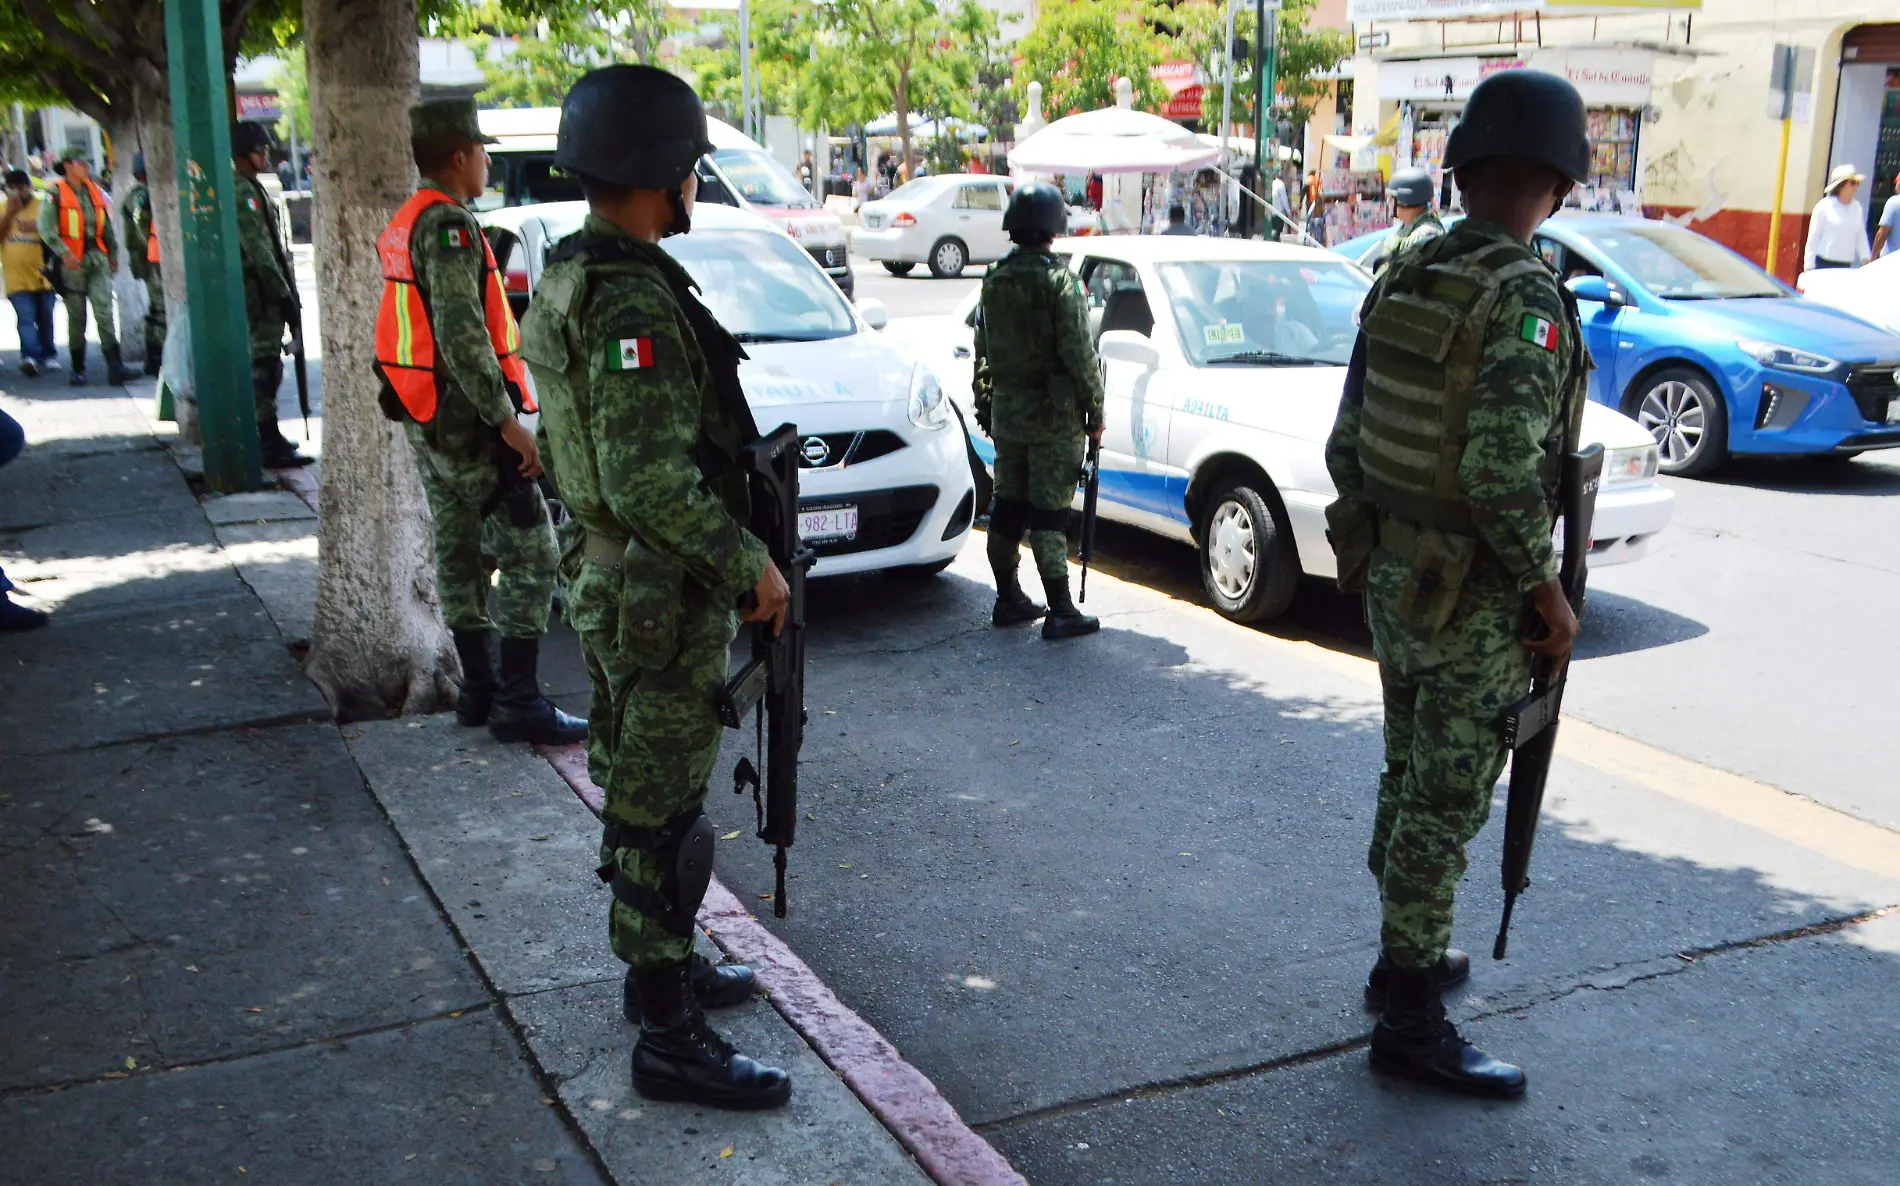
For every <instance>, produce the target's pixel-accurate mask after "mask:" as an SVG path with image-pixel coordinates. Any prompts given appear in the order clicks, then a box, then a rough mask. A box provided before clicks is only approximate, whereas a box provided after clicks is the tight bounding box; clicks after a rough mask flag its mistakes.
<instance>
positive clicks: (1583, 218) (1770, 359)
mask: <svg viewBox="0 0 1900 1186" xmlns="http://www.w3.org/2000/svg"><path fill="white" fill-rule="evenodd" d="M1389 236H1390V232H1389V231H1380V232H1377V233H1375V234H1371V235H1364V236H1361V237H1360V238H1357V239H1353V240H1350V241H1348V242H1346V243H1342V244H1340V245H1339V246H1338V247H1337V248H1335V250H1336V251H1338V252H1339V253H1340V254H1342V255H1346V256H1348V257H1349V258H1352V259H1355V260H1357V261H1358V262H1360V263H1361V264H1363V265H1365V266H1368V267H1371V266H1373V265H1375V264H1377V263H1378V262H1379V261H1380V259H1381V257H1382V256H1383V253H1384V249H1385V241H1386V240H1387V239H1388V238H1389ZM1534 246H1535V247H1536V249H1537V251H1538V253H1539V254H1540V255H1542V256H1543V257H1544V259H1545V260H1546V261H1548V262H1549V263H1550V265H1551V266H1552V267H1553V268H1555V269H1557V274H1558V275H1560V276H1562V277H1563V278H1564V282H1565V284H1566V285H1567V286H1568V287H1569V288H1570V291H1571V292H1572V293H1573V294H1575V296H1576V297H1577V306H1578V312H1579V313H1580V314H1581V315H1582V318H1583V332H1584V340H1585V341H1586V342H1587V343H1588V345H1589V347H1590V353H1591V355H1592V357H1594V358H1595V360H1596V365H1597V369H1596V370H1594V371H1592V372H1591V374H1590V398H1591V399H1593V400H1596V401H1597V402H1598V403H1602V404H1608V405H1609V406H1610V407H1612V408H1615V409H1617V410H1618V411H1620V412H1622V413H1624V414H1625V415H1627V416H1631V417H1634V418H1635V419H1636V420H1637V421H1638V422H1639V423H1641V424H1642V426H1643V427H1644V428H1646V429H1648V430H1649V432H1650V435H1652V436H1654V437H1655V438H1656V445H1657V449H1658V451H1659V453H1660V454H1661V457H1660V462H1661V467H1662V471H1663V472H1664V473H1667V474H1679V475H1692V474H1701V473H1707V472H1708V471H1710V470H1712V469H1714V468H1715V467H1716V466H1718V465H1720V464H1722V462H1723V461H1725V460H1726V459H1727V458H1728V457H1729V456H1731V455H1732V454H1737V453H1755V454H1764V453H1781V454H1789V453H1803V454H1821V455H1827V456H1833V457H1852V456H1854V455H1855V454H1858V453H1861V452H1864V451H1866V450H1868V449H1891V448H1896V447H1900V336H1896V335H1895V334H1892V333H1890V332H1888V331H1886V330H1883V329H1880V328H1877V327H1876V326H1873V325H1870V324H1868V323H1867V322H1864V321H1862V320H1860V319H1859V318H1857V317H1854V316H1852V315H1850V314H1847V313H1843V312H1841V311H1840V310H1838V309H1832V308H1829V307H1827V306H1825V305H1820V304H1816V303H1815V302H1813V301H1809V300H1806V299H1804V298H1803V297H1802V296H1801V295H1800V294H1799V293H1797V292H1795V290H1794V289H1792V288H1789V287H1788V286H1787V285H1785V284H1783V283H1781V282H1780V281H1779V280H1776V279H1775V278H1774V277H1773V276H1770V275H1769V274H1768V273H1766V272H1764V271H1762V270H1761V269H1760V268H1758V267H1756V266H1755V265H1754V264H1752V263H1750V262H1748V261H1747V260H1746V259H1743V258H1742V257H1741V256H1739V255H1737V254H1735V253H1734V252H1733V251H1730V250H1729V249H1728V248H1726V247H1724V246H1722V245H1721V244H1719V243H1717V242H1715V241H1714V240H1712V239H1709V238H1707V237H1705V236H1703V235H1698V234H1696V233H1695V232H1694V231H1691V230H1688V229H1687V228H1685V227H1679V226H1676V225H1674V224H1672V223H1667V222H1657V221H1653V220H1650V219H1642V218H1626V217H1621V216H1617V215H1604V214H1559V215H1558V216H1557V217H1555V218H1552V219H1549V220H1548V221H1546V222H1545V223H1544V224H1543V226H1541V227H1539V228H1538V230H1537V236H1536V240H1535V243H1534Z"/></svg>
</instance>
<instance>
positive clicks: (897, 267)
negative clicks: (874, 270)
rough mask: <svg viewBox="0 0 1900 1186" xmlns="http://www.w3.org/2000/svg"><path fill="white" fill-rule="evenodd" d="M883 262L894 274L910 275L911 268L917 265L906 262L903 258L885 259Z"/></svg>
mask: <svg viewBox="0 0 1900 1186" xmlns="http://www.w3.org/2000/svg"><path fill="white" fill-rule="evenodd" d="M883 264H884V270H885V271H887V272H889V273H890V274H891V275H893V276H908V275H910V270H911V269H912V268H914V267H916V266H917V265H916V264H912V263H905V262H903V261H902V260H895V259H887V260H884V261H883Z"/></svg>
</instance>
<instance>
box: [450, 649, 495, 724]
mask: <svg viewBox="0 0 1900 1186" xmlns="http://www.w3.org/2000/svg"><path fill="white" fill-rule="evenodd" d="M454 637H455V653H456V655H457V657H459V658H460V659H461V660H462V690H461V691H460V692H458V693H456V696H455V720H456V722H457V723H458V724H463V725H467V726H469V727H470V728H473V727H474V726H476V725H486V724H487V723H488V710H489V709H490V708H491V707H493V705H494V703H495V661H494V659H493V658H491V657H490V656H489V651H488V631H486V630H457V631H454Z"/></svg>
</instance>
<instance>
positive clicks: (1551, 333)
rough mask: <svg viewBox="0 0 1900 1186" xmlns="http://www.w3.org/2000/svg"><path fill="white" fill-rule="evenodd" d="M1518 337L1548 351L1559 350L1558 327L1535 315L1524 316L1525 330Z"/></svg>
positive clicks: (1520, 331) (1527, 314) (1519, 332)
mask: <svg viewBox="0 0 1900 1186" xmlns="http://www.w3.org/2000/svg"><path fill="white" fill-rule="evenodd" d="M1518 336H1519V337H1521V338H1523V339H1524V340H1525V341H1526V342H1530V343H1532V344H1533V345H1537V346H1542V347H1543V348H1544V349H1546V350H1555V349H1557V327H1556V325H1554V324H1553V323H1551V322H1549V321H1546V320H1545V319H1543V318H1542V317H1539V316H1538V315H1537V314H1535V313H1526V314H1524V328H1523V329H1521V330H1519V331H1518Z"/></svg>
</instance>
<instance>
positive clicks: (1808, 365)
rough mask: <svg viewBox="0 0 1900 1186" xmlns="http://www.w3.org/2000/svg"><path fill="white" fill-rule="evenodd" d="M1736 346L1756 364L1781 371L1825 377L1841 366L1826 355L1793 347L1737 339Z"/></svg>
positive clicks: (1748, 339)
mask: <svg viewBox="0 0 1900 1186" xmlns="http://www.w3.org/2000/svg"><path fill="white" fill-rule="evenodd" d="M1735 344H1736V345H1737V346H1739V347H1740V348H1741V351H1742V353H1743V354H1746V355H1748V356H1749V357H1750V358H1752V359H1754V360H1755V361H1756V362H1758V363H1760V364H1761V365H1763V366H1765V367H1774V368H1775V369H1776V370H1780V371H1799V372H1800V373H1802V374H1804V375H1825V374H1827V373H1828V372H1829V371H1832V370H1834V369H1835V368H1836V367H1838V366H1840V365H1841V364H1840V362H1839V361H1838V360H1836V359H1832V358H1829V357H1828V356H1827V355H1825V354H1815V353H1812V352H1811V351H1807V350H1797V349H1795V348H1794V347H1793V346H1780V345H1776V344H1775V343H1774V342H1757V341H1754V340H1753V339H1750V338H1737V339H1735Z"/></svg>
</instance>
